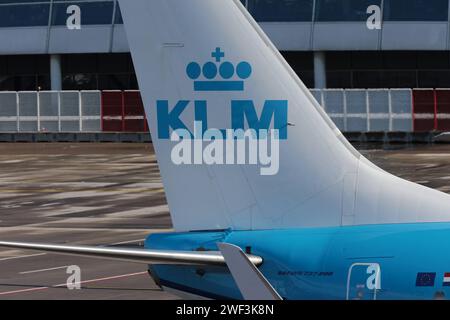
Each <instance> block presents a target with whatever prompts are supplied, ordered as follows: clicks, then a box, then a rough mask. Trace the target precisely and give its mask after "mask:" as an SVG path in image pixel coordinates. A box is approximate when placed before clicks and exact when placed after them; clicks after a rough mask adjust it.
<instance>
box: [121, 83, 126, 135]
mask: <svg viewBox="0 0 450 320" xmlns="http://www.w3.org/2000/svg"><path fill="white" fill-rule="evenodd" d="M121 94H122V95H121V97H122V132H123V131H125V94H124V92H123V91H121Z"/></svg>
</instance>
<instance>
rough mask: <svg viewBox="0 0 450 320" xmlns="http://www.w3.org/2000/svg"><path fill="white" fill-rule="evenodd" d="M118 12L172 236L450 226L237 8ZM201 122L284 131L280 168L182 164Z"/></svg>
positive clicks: (442, 204) (444, 211)
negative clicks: (360, 148) (362, 149)
mask: <svg viewBox="0 0 450 320" xmlns="http://www.w3.org/2000/svg"><path fill="white" fill-rule="evenodd" d="M120 7H121V10H122V15H123V18H124V22H125V28H126V32H127V36H128V42H129V45H130V48H131V53H132V57H133V61H134V65H135V68H136V72H137V76H138V82H139V85H140V88H141V92H142V96H143V100H144V104H145V110H146V113H147V117H148V119H149V127H150V130H151V135H152V140H153V143H154V147H155V150H156V154H157V159H158V162H159V166H160V170H161V175H162V179H163V183H164V186H165V190H166V195H167V199H168V203H169V208H170V212H171V216H172V220H173V224H174V227H175V229H176V230H178V231H186V230H206V229H209V230H210V229H227V228H232V229H240V230H242V229H247V230H249V229H272V228H290V227H302V226H338V225H342V224H365V223H384V222H415V221H438V220H442V219H447V220H450V218H449V213H450V210H449V204H450V200H449V197H448V196H446V195H444V194H441V193H439V192H437V191H434V190H430V189H427V188H424V187H421V186H418V185H415V184H412V183H409V182H406V181H404V180H401V179H399V178H396V177H394V176H392V175H389V174H388V173H385V172H384V171H382V170H380V169H378V168H377V167H375V166H374V165H372V164H371V163H370V162H368V161H367V160H366V159H364V158H363V157H361V155H360V154H359V153H358V152H357V151H356V150H355V149H353V147H352V146H351V145H350V144H349V143H348V142H347V141H346V140H345V139H344V138H343V136H342V134H341V133H340V132H339V130H338V129H337V128H336V127H335V126H334V124H333V123H332V122H331V120H330V119H329V118H328V116H327V115H326V114H325V113H324V112H323V110H322V109H321V107H320V106H319V105H318V103H317V102H316V101H315V100H314V98H313V97H312V95H311V94H310V92H309V91H308V89H307V88H306V87H305V86H304V85H303V83H302V82H301V81H300V79H299V78H298V77H297V76H296V75H295V73H294V72H293V70H292V69H291V68H290V67H289V66H288V64H287V63H286V61H285V60H284V59H283V58H282V56H281V55H280V54H279V52H278V51H277V50H276V48H275V47H274V46H273V44H272V43H271V42H270V41H269V39H268V38H267V37H266V36H265V34H264V33H263V31H262V30H261V29H260V28H259V26H258V25H257V24H256V22H255V21H254V20H253V19H252V18H251V16H250V15H249V14H248V13H247V11H246V10H245V8H244V7H243V6H242V5H241V3H240V2H239V1H238V0H214V1H211V0H132V1H130V0H121V1H120ZM195 121H201V123H202V125H203V126H205V127H206V126H207V127H208V128H217V129H239V128H242V129H248V128H251V129H255V130H256V129H269V128H274V129H277V130H279V136H280V140H279V166H277V167H275V170H273V172H272V173H271V174H272V175H262V174H261V173H262V171H261V169H262V168H261V167H264V166H267V163H266V164H259V165H254V164H239V165H231V164H227V165H224V164H213V165H211V164H205V163H204V162H203V161H204V160H203V159H200V160H199V159H194V160H195V161H196V162H197V163H202V164H176V163H174V161H173V160H174V159H173V154H172V153H173V151H174V148H177V147H176V146H179V142H176V141H171V140H170V139H169V138H170V137H171V135H172V132H173V130H174V129H183V128H186V129H189V130H190V132H191V133H192V132H194V122H195ZM197 129H199V128H197ZM201 129H203V128H200V133H201V132H202V130H201ZM198 131H199V130H197V131H196V132H198ZM221 132H222V131H221ZM233 140H234V139H228V140H227V141H233ZM196 143H197V144H196ZM193 144H196V145H197V146H198V141H197V140H195V141H194V143H193ZM224 144H226V143H224ZM200 145H201V146H202V145H204V142H200ZM246 151H248V152H250V151H249V148H247V149H246ZM271 151H276V148H275V147H273V148H272V149H271ZM193 152H194V151H193ZM175 154H176V153H175ZM180 154H181V153H180ZM180 154H178V155H180ZM183 156H186V153H184V154H183ZM227 156H229V155H227ZM192 158H194V155H192ZM185 159H186V158H185ZM194 160H193V162H194ZM272 160H276V159H272ZM175 162H176V161H175ZM276 169H278V170H276ZM274 173H276V174H274ZM437 210H439V214H438V213H437V212H438V211H437Z"/></svg>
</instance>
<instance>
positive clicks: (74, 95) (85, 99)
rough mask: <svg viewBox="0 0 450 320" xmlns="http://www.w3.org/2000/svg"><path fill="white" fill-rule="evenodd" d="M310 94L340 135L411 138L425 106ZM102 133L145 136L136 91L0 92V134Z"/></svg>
mask: <svg viewBox="0 0 450 320" xmlns="http://www.w3.org/2000/svg"><path fill="white" fill-rule="evenodd" d="M311 92H312V94H313V95H314V96H315V97H316V99H317V100H318V101H319V103H320V104H321V105H322V106H323V108H324V109H325V111H326V112H327V113H328V115H329V116H330V117H331V119H332V120H333V121H334V122H335V123H336V125H337V126H338V128H339V129H340V130H341V131H343V132H375V131H376V132H383V131H384V132H390V131H396V132H399V131H401V132H411V131H413V130H414V129H415V128H414V127H415V125H414V124H415V122H416V123H417V121H418V119H420V118H421V117H423V116H425V115H424V114H423V112H424V111H421V109H418V108H417V107H416V109H417V110H416V113H417V112H419V111H420V112H422V114H419V113H417V114H415V112H414V107H413V106H414V101H413V99H415V100H416V103H418V102H420V101H422V100H424V101H425V102H427V101H428V100H426V99H425V98H423V95H421V94H417V93H416V92H418V90H411V89H368V90H365V89H350V90H345V89H323V90H316V89H313V90H311ZM421 92H422V91H421ZM440 92H441V91H439V94H438V95H437V98H438V100H437V101H438V102H439V105H445V104H446V103H447V102H446V101H447V100H449V101H448V104H449V105H450V94H449V95H448V99H447V98H446V97H447V96H445V97H444V95H442V94H441V93H440ZM446 92H448V93H450V90H448V91H446ZM435 96H436V94H435ZM441 96H442V97H444V98H439V97H441ZM419 98H422V100H419ZM439 99H441V100H442V101H441V100H439ZM427 103H428V102H427ZM428 104H430V103H428ZM426 108H427V109H426V110H428V109H429V110H431V111H427V116H428V113H429V114H431V115H432V116H433V117H434V118H437V116H436V115H435V114H436V112H439V110H440V109H439V108H438V107H436V98H435V103H434V105H433V103H432V102H431V104H430V106H428V105H427V106H426ZM449 110H450V108H449ZM430 117H431V116H430ZM433 117H432V118H433ZM435 122H436V123H437V121H435ZM416 127H417V125H416ZM102 131H116V132H121V131H128V132H135V131H136V132H145V131H148V128H147V124H146V118H145V114H144V108H143V105H142V100H141V97H140V94H139V91H103V92H102V91H39V92H36V91H21V92H0V132H102Z"/></svg>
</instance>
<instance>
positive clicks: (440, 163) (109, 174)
mask: <svg viewBox="0 0 450 320" xmlns="http://www.w3.org/2000/svg"><path fill="white" fill-rule="evenodd" d="M357 147H358V148H359V149H361V151H362V153H363V154H364V155H365V156H366V157H367V158H369V159H370V160H372V161H373V162H374V163H376V164H377V165H379V166H380V167H382V168H383V169H385V170H387V171H389V172H391V173H394V174H396V175H398V176H400V177H403V178H405V179H409V180H411V181H414V182H417V183H421V184H423V185H426V186H429V187H432V188H436V189H439V190H441V191H443V192H449V193H450V145H416V146H412V145H394V146H392V145H390V146H387V147H386V146H385V147H381V146H380V145H375V146H374V145H364V146H363V145H360V146H357ZM167 231H171V222H170V216H169V210H168V207H167V203H166V199H165V194H164V188H163V185H162V182H161V178H160V175H159V170H158V165H157V163H156V159H155V155H154V152H153V148H152V145H151V144H150V143H148V144H143V143H4V144H0V240H2V241H27V242H48V243H55V244H78V245H82V244H83V245H115V246H127V247H130V246H131V247H132V246H137V247H138V246H142V242H143V240H144V238H145V237H146V236H147V235H148V234H149V233H155V232H167ZM72 265H77V266H79V267H80V269H81V289H73V290H69V289H68V288H67V286H66V281H67V279H68V277H69V276H70V274H68V273H67V268H68V266H72ZM6 299H89V300H92V299H102V300H103V299H177V297H176V296H174V295H171V294H169V293H166V292H163V291H161V290H160V288H159V287H158V286H156V285H155V283H154V282H153V280H152V279H151V278H150V277H149V275H148V274H147V271H146V266H145V265H142V264H134V263H127V262H115V261H107V260H99V259H94V258H80V257H72V256H62V255H57V254H49V253H39V252H36V251H24V250H13V249H4V248H0V300H6Z"/></svg>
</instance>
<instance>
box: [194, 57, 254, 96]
mask: <svg viewBox="0 0 450 320" xmlns="http://www.w3.org/2000/svg"><path fill="white" fill-rule="evenodd" d="M211 57H213V58H214V59H215V60H216V63H214V62H211V61H209V62H206V63H205V64H204V65H203V66H200V65H199V64H198V63H197V62H190V63H189V64H188V65H187V67H186V74H187V76H188V77H189V78H190V79H192V80H195V81H194V91H244V81H243V80H245V79H247V78H248V77H250V75H251V74H252V66H251V65H250V63H248V62H246V61H241V62H239V63H238V64H237V66H236V68H235V67H234V65H233V64H232V63H231V62H229V61H224V62H222V63H220V61H221V60H222V58H225V53H224V52H223V51H222V50H221V49H220V48H216V50H215V51H213V52H212V53H211ZM235 73H236V76H237V77H238V78H239V80H236V76H235ZM201 74H202V75H203V78H205V80H197V79H198V78H199V77H200V75H201ZM217 74H219V75H220V77H221V79H218V80H217V79H215V78H216V77H217ZM233 77H234V79H232V78H233Z"/></svg>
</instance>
